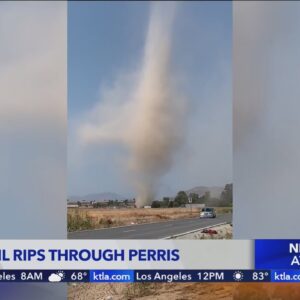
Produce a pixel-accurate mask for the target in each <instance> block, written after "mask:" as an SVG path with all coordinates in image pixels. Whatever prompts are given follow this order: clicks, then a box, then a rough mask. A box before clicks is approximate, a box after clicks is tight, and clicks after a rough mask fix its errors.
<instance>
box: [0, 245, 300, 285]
mask: <svg viewBox="0 0 300 300" xmlns="http://www.w3.org/2000/svg"><path fill="white" fill-rule="evenodd" d="M30 242H31V243H29V241H0V243H1V244H0V283H1V282H6V283H7V282H50V283H80V282H93V283H97V282H99V283H103V282H110V283H112V282H127V283H132V282H166V283H172V282H173V283H174V282H285V283H287V282H289V283H292V282H294V283H299V282H300V240H255V241H210V242H209V243H208V241H204V242H199V241H198V242H197V243H195V242H193V243H192V244H189V243H187V242H185V243H182V242H179V243H178V242H167V241H162V242H159V244H160V245H158V247H157V248H153V246H152V248H151V246H150V245H151V243H149V242H148V246H146V247H143V248H139V247H137V245H141V244H138V243H136V242H135V243H136V244H134V242H130V241H124V242H123V243H121V244H119V243H112V242H104V241H102V242H101V244H102V246H103V245H106V244H107V243H109V244H110V247H107V246H106V247H97V245H99V242H95V241H93V242H90V241H77V243H75V244H74V242H69V241H41V242H39V241H30ZM230 243H231V244H230ZM25 244H31V246H30V247H27V246H24V245H25ZM59 244H61V246H60V247H57V246H58V245H59ZM84 244H86V245H84ZM118 244H119V245H118ZM132 244H134V245H133V246H134V247H131V245H132ZM187 244H188V245H189V246H191V245H192V246H194V247H193V249H191V248H190V247H186V245H187ZM22 245H23V246H22ZM45 245H47V246H45ZM53 246H55V247H53ZM122 246H123V248H122ZM162 246H163V247H162ZM188 248H190V249H188ZM240 251H242V253H240V255H238V254H239V252H240ZM189 252H190V253H191V254H192V255H189V254H188V253H189ZM195 252H196V253H195ZM197 253H198V255H197ZM214 255H215V258H214ZM243 261H244V262H243ZM230 264H232V266H233V268H228V266H229V265H230ZM172 265H173V268H172ZM193 265H194V266H195V267H196V268H193V267H192V266H193ZM210 265H211V266H212V267H211V268H206V269H202V268H197V267H202V266H204V267H207V266H210ZM74 266H77V268H71V267H74ZM84 266H86V268H84ZM142 266H145V267H147V268H144V269H143V268H140V267H142ZM158 266H161V268H159V267H158ZM182 266H184V267H186V268H182ZM218 266H220V267H225V268H223V269H222V268H217V267H218ZM251 266H252V267H253V268H252V269H249V267H251ZM60 267H61V268H60ZM116 267H119V268H116ZM236 267H246V268H245V269H243V268H236ZM23 268H24V269H23ZM171 268H172V269H171Z"/></svg>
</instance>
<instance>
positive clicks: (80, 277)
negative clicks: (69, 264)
mask: <svg viewBox="0 0 300 300" xmlns="http://www.w3.org/2000/svg"><path fill="white" fill-rule="evenodd" d="M86 276H87V272H73V273H72V275H71V280H72V281H81V280H83V278H84V277H86Z"/></svg>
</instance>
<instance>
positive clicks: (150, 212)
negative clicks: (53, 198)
mask: <svg viewBox="0 0 300 300" xmlns="http://www.w3.org/2000/svg"><path fill="white" fill-rule="evenodd" d="M199 211H200V210H199V208H194V209H193V210H192V212H191V210H190V209H189V208H152V209H150V208H149V209H145V208H139V209H137V208H132V209H103V208H102V209H101V208H68V230H69V231H74V230H83V229H93V228H107V227H114V226H122V225H131V224H142V223H150V222H159V221H164V220H172V219H183V218H194V217H198V216H199ZM216 211H217V214H218V213H219V214H220V213H224V212H230V211H232V209H231V208H225V207H218V208H216Z"/></svg>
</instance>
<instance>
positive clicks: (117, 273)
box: [90, 270, 134, 282]
mask: <svg viewBox="0 0 300 300" xmlns="http://www.w3.org/2000/svg"><path fill="white" fill-rule="evenodd" d="M90 282H134V271H133V270H91V271H90Z"/></svg>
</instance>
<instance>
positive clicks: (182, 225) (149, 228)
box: [68, 214, 232, 240]
mask: <svg viewBox="0 0 300 300" xmlns="http://www.w3.org/2000/svg"><path fill="white" fill-rule="evenodd" d="M224 222H232V214H223V215H218V216H217V217H216V218H215V219H200V218H192V219H178V220H172V221H165V222H158V223H148V224H139V225H129V226H123V227H113V228H103V229H94V230H84V231H76V232H69V233H68V238H69V239H111V240H119V239H163V238H166V237H170V236H172V235H175V234H180V233H184V232H188V231H192V230H196V229H201V228H204V227H208V226H212V225H216V224H219V223H224Z"/></svg>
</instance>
